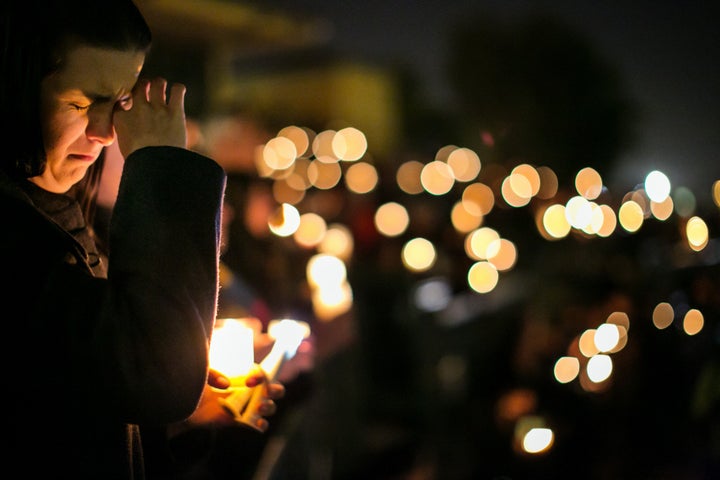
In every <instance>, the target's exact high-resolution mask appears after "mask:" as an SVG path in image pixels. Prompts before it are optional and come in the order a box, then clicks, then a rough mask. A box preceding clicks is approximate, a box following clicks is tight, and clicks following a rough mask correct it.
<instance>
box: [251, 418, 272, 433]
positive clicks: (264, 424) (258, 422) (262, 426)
mask: <svg viewBox="0 0 720 480" xmlns="http://www.w3.org/2000/svg"><path fill="white" fill-rule="evenodd" d="M254 425H255V428H257V429H258V430H259V431H260V432H265V431H267V429H268V426H269V423H268V421H267V420H265V419H264V418H256V419H255V421H254Z"/></svg>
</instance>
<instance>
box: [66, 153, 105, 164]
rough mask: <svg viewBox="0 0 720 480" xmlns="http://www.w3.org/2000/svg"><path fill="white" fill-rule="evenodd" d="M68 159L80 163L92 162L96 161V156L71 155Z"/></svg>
mask: <svg viewBox="0 0 720 480" xmlns="http://www.w3.org/2000/svg"><path fill="white" fill-rule="evenodd" d="M68 157H69V158H72V159H73V160H79V161H81V162H94V161H95V160H96V159H97V157H98V156H97V155H87V154H82V153H71V154H70V155H68Z"/></svg>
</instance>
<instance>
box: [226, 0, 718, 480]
mask: <svg viewBox="0 0 720 480" xmlns="http://www.w3.org/2000/svg"><path fill="white" fill-rule="evenodd" d="M238 3H246V4H251V5H254V6H256V7H257V8H260V9H263V10H271V11H277V12H280V13H282V14H291V15H297V16H299V17H309V18H318V19H322V20H323V21H324V22H325V25H326V27H327V34H328V41H327V46H328V47H329V48H330V49H332V50H333V51H334V54H335V55H337V56H338V57H341V58H349V59H356V60H358V61H360V62H370V63H375V64H378V65H383V66H387V67H388V68H389V69H391V70H392V71H397V72H399V76H400V78H401V79H402V85H403V87H404V90H403V94H402V95H403V104H402V107H401V108H402V109H403V112H402V113H403V118H404V122H405V125H404V128H405V130H404V136H405V137H406V138H404V139H403V142H402V144H403V145H405V146H407V148H408V149H410V150H413V151H414V152H432V151H433V149H435V150H436V149H437V148H438V147H440V146H442V145H446V144H450V143H455V144H457V145H467V146H470V147H473V148H477V150H478V151H479V152H480V156H481V158H482V160H483V166H484V168H485V165H491V164H493V163H496V164H504V165H511V164H513V163H515V164H517V163H519V162H521V161H523V162H528V163H531V164H536V165H537V164H543V165H550V166H552V168H553V169H554V170H555V171H556V172H557V173H558V176H559V179H560V183H561V184H562V185H565V186H567V185H569V184H570V183H571V182H572V176H573V174H574V173H575V172H576V171H577V170H579V169H580V168H582V167H585V166H592V167H594V168H595V169H596V170H598V171H599V172H600V173H601V174H602V176H603V179H604V180H605V182H606V186H608V188H609V191H610V192H612V194H613V195H614V196H616V198H614V202H615V203H616V204H617V203H618V202H619V200H620V198H617V197H622V194H623V193H624V192H627V191H630V190H632V189H634V188H635V187H636V186H637V185H638V184H640V183H642V181H643V180H644V177H645V175H647V173H649V172H650V171H651V170H655V169H657V170H661V171H662V172H664V173H665V174H666V175H667V176H668V177H669V179H670V181H671V182H672V186H673V188H677V187H680V186H683V187H687V188H689V189H690V190H691V191H692V192H693V193H694V194H695V196H696V199H697V214H698V215H701V216H702V217H703V218H704V220H705V221H706V222H707V224H708V227H709V230H710V237H711V239H710V242H709V245H708V246H707V247H706V248H705V249H704V250H703V252H699V253H694V254H693V253H688V252H687V249H685V250H683V249H682V248H681V246H680V245H681V243H682V242H681V235H680V233H679V231H680V229H679V225H680V224H681V221H680V220H678V219H677V216H676V217H674V219H673V220H672V221H668V222H655V221H650V220H649V221H647V222H646V224H645V225H643V228H642V231H641V232H639V233H638V234H635V235H629V234H626V233H625V232H622V231H619V230H618V231H616V233H615V234H613V235H612V236H611V237H610V238H607V239H596V238H593V239H591V238H589V237H588V236H583V235H571V236H569V237H568V238H565V239H562V240H560V241H553V242H550V241H546V240H544V239H542V238H540V236H539V235H538V233H537V231H536V229H535V225H534V223H533V218H532V216H531V215H529V214H528V209H515V210H513V209H507V208H505V209H501V208H498V209H497V210H495V211H493V212H492V214H491V215H490V216H489V218H488V224H490V225H492V226H493V227H497V228H498V230H500V231H501V232H502V234H503V236H505V237H507V238H510V239H512V241H513V242H515V244H516V246H517V249H518V252H519V254H518V264H517V265H516V267H515V268H514V269H513V271H512V272H509V273H508V274H505V275H503V276H502V279H501V281H500V282H499V283H498V287H497V288H496V290H494V291H493V292H491V293H489V294H485V295H478V294H476V293H473V292H469V291H468V288H467V285H466V284H465V278H463V275H464V274H465V273H466V269H465V268H464V267H465V266H466V265H465V264H466V263H467V260H468V259H467V258H465V257H464V254H463V252H462V246H460V247H458V243H459V242H456V240H457V238H456V237H455V236H454V235H452V234H453V233H454V232H451V227H450V226H449V225H448V223H449V222H447V221H446V220H444V221H441V222H437V223H435V224H432V225H431V226H430V227H428V228H427V231H425V232H423V233H425V234H427V236H428V237H432V239H433V241H434V242H436V244H437V245H438V246H439V249H444V254H445V255H446V256H447V257H446V258H447V259H449V260H446V261H447V262H448V264H449V265H450V266H448V264H446V265H444V267H445V268H446V270H443V269H442V268H440V269H438V270H439V272H438V273H437V274H438V275H439V276H442V275H445V274H447V277H448V280H449V282H450V284H451V285H452V286H453V292H452V293H453V295H454V297H453V303H452V308H448V309H447V310H446V311H443V312H435V313H428V312H422V311H420V310H419V309H417V308H415V307H416V306H415V305H414V304H413V301H412V299H413V295H414V294H415V293H416V291H417V289H418V288H419V286H420V285H421V283H422V281H423V280H426V279H427V278H424V276H422V275H418V276H413V275H411V274H409V273H408V272H407V271H404V269H402V268H401V265H399V262H396V263H398V265H391V264H390V263H389V261H388V259H389V258H394V259H396V258H397V250H398V244H397V242H393V241H392V240H385V241H384V242H380V241H378V239H377V238H374V237H372V235H368V237H370V238H369V239H368V238H363V236H362V235H363V232H365V233H367V231H365V230H363V228H366V227H367V225H368V223H367V222H368V219H367V215H368V213H367V210H363V209H362V208H361V207H363V206H364V207H367V205H362V204H360V205H359V206H358V205H355V206H354V209H351V208H348V209H347V212H345V215H347V217H346V218H345V220H347V223H348V224H349V225H351V226H353V228H354V229H355V234H356V251H355V254H354V258H355V260H354V261H353V262H352V263H351V264H350V265H349V268H348V277H349V279H350V282H351V284H352V286H353V294H354V308H353V317H354V318H353V319H352V320H353V323H352V326H350V327H343V326H342V325H343V324H340V322H338V324H340V325H341V326H338V327H337V328H334V327H331V326H327V325H320V324H319V325H316V327H317V329H316V331H315V332H316V334H317V335H318V336H319V338H318V342H319V343H322V342H323V341H327V342H328V343H332V342H333V338H334V337H333V336H334V335H339V336H340V337H342V338H344V339H345V337H343V335H347V336H349V337H353V334H356V336H355V337H353V338H354V340H355V341H354V342H350V343H349V344H348V345H346V344H342V345H341V348H336V349H332V348H331V349H330V350H331V351H332V353H331V354H330V355H328V356H327V357H325V358H323V359H321V361H319V362H318V365H317V367H316V369H315V371H314V372H313V374H312V375H311V376H310V378H302V379H301V382H299V383H298V384H290V385H288V388H289V393H290V400H289V401H287V402H286V403H285V404H281V406H280V415H279V417H278V419H277V420H276V421H275V422H276V425H277V426H276V427H273V428H277V429H278V430H277V432H273V431H271V432H270V433H271V434H273V433H277V435H279V436H280V437H282V438H283V442H285V443H284V446H285V449H284V450H283V453H282V455H281V456H280V457H278V458H277V459H276V460H277V462H276V463H275V470H274V471H273V472H272V475H268V477H265V478H269V479H270V478H272V479H304V478H312V479H319V480H324V479H326V478H334V479H347V480H355V479H357V480H360V479H369V478H373V479H388V480H390V479H393V480H395V479H397V480H400V479H407V480H426V479H428V480H429V479H432V480H434V479H438V480H446V479H447V480H456V479H457V480H465V479H468V480H471V479H473V480H474V479H498V480H500V479H503V480H505V479H515V480H520V479H558V478H572V479H576V478H582V479H597V480H606V479H607V480H610V479H612V480H619V479H668V480H709V479H713V478H720V437H719V436H718V435H719V434H718V432H720V423H718V422H719V419H720V412H718V408H719V406H720V366H719V365H720V363H719V362H720V245H719V244H718V229H720V215H718V206H717V205H715V204H714V203H713V200H712V197H711V192H712V185H713V182H714V181H716V180H720V161H719V159H718V152H720V33H719V32H720V29H718V15H717V14H716V13H715V10H716V5H715V4H714V3H713V2H709V1H706V2H703V1H688V2H679V1H675V2H668V1H659V2H651V1H645V0H641V1H618V0H611V1H605V2H589V1H570V0H557V1H550V0H537V1H516V0H507V1H502V0H487V1H463V0H425V1H423V0H418V1H410V0H396V1H382V0H364V1H359V2H346V1H340V0H337V1H319V0H315V1H313V0H276V1H273V2H263V1H252V2H238ZM287 123H288V124H290V123H293V119H287ZM479 132H490V133H491V134H492V136H493V139H494V143H493V145H492V148H487V147H488V145H487V144H484V143H483V141H482V139H481V137H480V135H478V133H479ZM370 147H371V146H370ZM481 173H482V172H481ZM380 190H381V191H380V192H378V193H377V195H378V197H377V201H389V200H398V201H407V203H408V204H410V205H411V204H413V201H415V200H416V199H410V198H408V197H407V196H403V195H399V196H398V195H397V192H393V191H391V189H390V188H387V189H383V188H382V186H381V189H380ZM565 194H567V192H565ZM339 202H340V200H339ZM416 203H417V205H416V207H419V208H418V209H419V210H423V209H425V213H426V214H428V217H427V218H431V219H432V216H431V215H432V212H433V211H434V209H435V208H440V209H442V208H444V207H447V205H441V206H440V207H438V206H437V205H436V204H432V202H430V201H428V202H427V204H421V202H420V200H417V201H416ZM363 215H364V216H363ZM363 222H365V223H363ZM425 227H427V226H425ZM240 234H242V232H240ZM453 242H455V243H453ZM264 248H265V249H264V250H259V249H258V250H252V249H247V250H246V252H245V257H244V258H249V257H255V258H254V260H255V261H256V262H257V263H256V264H255V265H254V268H255V270H254V271H255V272H266V273H265V275H266V276H267V277H268V278H265V279H263V280H264V281H266V282H268V283H267V285H272V286H273V288H275V289H276V290H280V287H279V286H278V285H279V284H278V283H277V280H278V278H281V277H283V276H284V275H285V273H286V272H285V271H282V270H278V271H275V270H273V269H277V268H278V265H282V264H283V262H286V263H293V262H294V261H295V258H294V257H289V256H288V255H289V254H288V253H286V252H282V253H278V250H277V249H276V248H275V247H274V246H269V245H264ZM254 252H259V253H258V254H257V255H256V254H255V253H254ZM273 252H274V254H275V257H273V259H274V261H275V262H274V263H272V265H271V262H269V261H268V258H265V255H268V256H269V255H271V254H273ZM283 255H286V256H287V258H286V257H283ZM453 255H454V256H453ZM300 258H302V255H301V256H300ZM288 259H290V260H288ZM263 261H265V263H263ZM296 263H298V264H302V262H296ZM235 267H236V268H237V269H238V270H241V269H242V268H244V267H245V266H243V265H242V262H238V264H237V265H235ZM295 268H296V269H297V268H298V267H297V265H295ZM448 272H450V273H449V274H448ZM458 272H459V273H458ZM272 275H274V277H272ZM273 282H275V283H273ZM273 288H269V289H267V290H266V291H265V292H264V293H265V294H266V295H268V297H269V299H270V300H272V297H273V295H274V294H275V293H276V291H275V290H273ZM289 290H292V288H290V289H289ZM278 297H279V295H278ZM659 302H670V303H672V304H673V305H674V306H675V308H676V319H675V322H674V323H673V325H672V326H671V327H670V328H667V329H666V330H659V329H656V328H655V327H654V326H653V324H652V318H651V316H652V311H653V308H654V307H655V305H657V304H658V303H659ZM691 307H692V308H698V309H700V310H701V311H702V312H703V315H704V319H705V326H704V329H703V330H702V331H701V332H700V333H699V334H697V335H694V336H690V335H687V334H685V333H684V332H683V330H682V325H681V315H682V314H683V313H684V312H686V311H687V310H688V309H689V308H691ZM615 311H623V312H627V314H628V316H629V317H630V319H631V328H630V330H629V332H628V344H627V346H626V347H625V349H623V350H622V351H620V352H618V353H617V355H616V357H614V360H613V361H614V367H613V368H614V373H613V377H612V381H611V382H610V383H609V384H607V385H605V386H604V387H603V389H601V390H599V391H597V392H591V391H587V390H585V389H583V388H581V387H580V386H579V385H578V382H577V381H574V382H573V383H572V384H560V383H558V382H557V381H555V380H554V379H553V377H552V369H553V364H554V362H555V360H556V359H557V358H558V357H559V356H561V355H565V354H569V353H570V350H571V345H572V341H573V339H574V338H575V337H576V336H577V335H578V334H579V333H580V332H581V331H582V330H584V329H586V328H594V327H597V326H598V325H599V324H600V323H602V322H603V321H604V320H605V318H606V317H607V316H608V314H609V313H611V312H615ZM343 328H347V329H348V330H353V334H348V333H347V331H344V330H343ZM575 353H577V352H575ZM524 414H536V415H538V416H542V417H543V418H545V419H546V420H547V421H548V423H549V424H550V425H552V427H553V430H554V432H555V444H554V445H553V448H552V449H551V450H550V451H549V452H547V453H546V454H543V455H537V456H531V455H527V454H523V453H522V452H519V450H518V449H517V448H516V445H513V425H514V422H515V421H516V420H517V419H518V418H519V417H521V416H523V415H524ZM271 438H277V437H271ZM232 478H236V477H232ZM237 478H240V477H237Z"/></svg>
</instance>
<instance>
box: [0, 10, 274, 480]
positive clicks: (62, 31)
mask: <svg viewBox="0 0 720 480" xmlns="http://www.w3.org/2000/svg"><path fill="white" fill-rule="evenodd" d="M2 8H3V17H2V26H3V31H2V42H3V44H2V51H1V54H2V71H1V72H0V74H1V75H0V79H1V81H2V84H1V86H0V109H1V110H0V111H1V112H2V115H3V117H4V118H5V124H6V125H7V126H6V127H5V129H4V130H3V131H2V132H1V133H0V137H1V139H2V140H3V142H2V145H3V147H4V149H5V152H6V153H5V154H4V156H3V158H2V166H1V168H0V218H1V219H2V221H3V223H4V224H5V229H4V233H2V234H1V235H0V252H1V254H2V257H3V268H2V273H3V276H4V277H5V278H4V282H3V285H4V286H3V287H2V290H1V291H2V296H1V297H0V299H1V300H2V307H3V308H4V309H5V311H4V312H3V314H2V318H3V320H4V326H5V328H6V330H5V335H4V339H5V342H6V348H5V349H3V351H4V352H5V353H4V358H3V360H4V362H3V366H4V369H5V370H4V372H5V378H6V379H13V380H14V382H13V383H14V384H16V386H17V388H15V389H14V393H13V395H12V398H13V402H12V404H11V408H12V409H8V413H7V415H6V418H8V419H9V422H10V424H11V426H12V428H11V430H10V432H11V433H10V435H11V438H10V439H9V441H6V443H9V444H10V445H11V447H10V449H9V450H6V454H5V455H6V458H5V459H4V465H3V466H4V468H5V469H6V470H7V471H11V472H24V473H23V474H21V475H20V476H21V477H23V478H25V477H27V478H35V477H38V478H74V479H79V478H93V479H115V478H122V479H130V478H132V479H138V478H145V468H144V462H143V451H142V445H141V443H140V428H139V427H138V425H142V426H143V427H145V426H147V427H148V428H155V427H158V426H165V425H168V424H170V423H173V422H179V421H182V420H184V419H186V418H187V417H188V416H190V415H191V414H192V413H193V411H194V410H195V408H196V407H197V405H198V402H199V400H200V397H201V394H202V391H203V389H204V387H205V384H206V380H207V379H208V364H207V358H208V355H207V349H208V343H209V336H210V332H211V331H212V328H213V324H214V319H215V311H216V302H217V285H218V271H217V268H218V246H219V238H220V236H219V228H220V227H219V226H220V222H219V219H220V218H219V217H220V211H221V210H220V209H221V204H222V197H223V193H224V187H225V174H224V172H223V170H222V169H221V168H220V167H219V166H218V165H217V164H216V163H215V162H214V161H212V160H210V159H209V158H207V157H204V156H201V155H198V154H196V153H193V152H191V151H189V150H187V149H186V148H185V142H186V130H185V114H184V105H183V101H184V95H185V88H184V86H183V85H180V84H175V85H172V86H170V87H168V85H167V83H166V81H165V80H164V79H161V78H160V79H154V80H152V81H147V80H142V79H141V80H138V77H139V74H140V71H141V69H142V66H143V62H144V60H145V56H146V54H147V52H148V49H149V47H150V42H151V34H150V30H149V29H148V26H147V24H146V22H145V20H144V19H143V17H142V15H141V14H140V12H139V11H138V9H137V8H136V7H135V5H134V4H133V3H132V2H131V1H130V0H103V1H97V0H71V1H63V2H57V1H53V0H24V1H16V0H11V1H9V2H4V4H3V7H2ZM115 141H117V142H118V145H119V147H120V151H121V152H122V154H123V156H124V157H125V158H126V161H125V167H124V172H123V177H122V180H121V184H120V190H119V193H118V198H117V203H116V205H115V209H114V213H113V218H112V224H111V227H110V240H109V245H108V248H109V250H110V251H111V256H110V257H109V258H110V259H109V261H107V262H106V261H105V259H104V258H103V255H101V253H100V252H99V251H98V248H97V246H96V244H95V241H94V238H93V232H92V229H91V228H90V226H89V225H91V223H90V220H91V219H90V215H91V214H92V206H93V201H94V196H93V195H94V192H95V187H96V185H97V182H98V179H99V177H100V171H101V168H102V161H101V160H99V159H100V158H101V152H102V150H103V148H105V147H107V146H109V145H111V144H112V143H113V142H115ZM20 372H22V374H23V377H24V378H20V375H19V373H20ZM225 382H226V380H224V379H220V380H219V381H218V385H222V384H226V383H225ZM269 396H270V397H273V395H272V394H270V395H269ZM276 397H279V394H276V395H275V397H273V398H276ZM267 404H268V405H271V404H272V400H271V399H269V400H268V402H267ZM270 411H271V409H268V410H266V412H270Z"/></svg>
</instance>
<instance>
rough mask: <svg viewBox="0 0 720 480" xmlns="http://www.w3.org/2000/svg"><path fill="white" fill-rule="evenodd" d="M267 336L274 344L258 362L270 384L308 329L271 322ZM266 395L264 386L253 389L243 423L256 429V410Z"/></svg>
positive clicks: (288, 322)
mask: <svg viewBox="0 0 720 480" xmlns="http://www.w3.org/2000/svg"><path fill="white" fill-rule="evenodd" d="M268 335H270V336H271V337H273V338H274V339H275V343H274V344H273V347H272V350H270V353H268V354H267V356H266V357H265V358H264V359H263V360H262V362H260V368H262V370H263V371H264V372H265V376H266V377H267V381H268V382H271V381H273V380H275V377H277V375H278V373H279V372H280V368H281V367H282V364H283V363H284V362H285V360H288V359H290V358H292V357H294V356H295V352H297V349H298V347H299V346H300V344H301V343H302V341H303V339H305V338H307V337H308V336H309V335H310V327H309V325H308V324H307V323H305V322H300V321H297V320H290V319H282V320H273V321H271V322H270V324H269V325H268ZM266 395H267V386H266V385H265V384H262V385H258V386H257V387H254V388H253V392H252V397H251V398H250V400H249V403H248V406H247V408H245V411H244V412H243V413H242V416H241V421H242V422H243V423H245V424H247V425H249V426H251V427H253V428H257V425H256V423H257V420H258V416H257V410H258V408H259V407H260V403H261V402H262V400H263V397H264V396H266Z"/></svg>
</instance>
